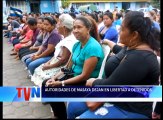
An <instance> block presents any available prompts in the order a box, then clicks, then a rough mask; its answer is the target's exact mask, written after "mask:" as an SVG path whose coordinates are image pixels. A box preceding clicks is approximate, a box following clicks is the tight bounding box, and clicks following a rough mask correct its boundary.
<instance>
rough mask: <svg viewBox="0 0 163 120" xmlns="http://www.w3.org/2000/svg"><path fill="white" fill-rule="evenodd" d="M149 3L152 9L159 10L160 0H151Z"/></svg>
mask: <svg viewBox="0 0 163 120" xmlns="http://www.w3.org/2000/svg"><path fill="white" fill-rule="evenodd" d="M150 3H151V5H152V6H153V7H154V8H158V9H160V0H151V2H150Z"/></svg>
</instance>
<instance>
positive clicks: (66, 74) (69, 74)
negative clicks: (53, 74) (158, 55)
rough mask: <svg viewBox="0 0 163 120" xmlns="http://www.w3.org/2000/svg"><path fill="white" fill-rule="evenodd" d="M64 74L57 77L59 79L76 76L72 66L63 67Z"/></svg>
mask: <svg viewBox="0 0 163 120" xmlns="http://www.w3.org/2000/svg"><path fill="white" fill-rule="evenodd" d="M61 71H62V74H61V75H60V76H59V77H58V78H57V80H59V81H63V80H67V79H69V78H72V77H73V76H74V72H73V71H72V69H71V68H65V67H63V68H61Z"/></svg>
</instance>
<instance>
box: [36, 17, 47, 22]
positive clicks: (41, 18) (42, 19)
mask: <svg viewBox="0 0 163 120" xmlns="http://www.w3.org/2000/svg"><path fill="white" fill-rule="evenodd" d="M44 18H45V17H38V18H37V19H40V20H41V21H42V22H44Z"/></svg>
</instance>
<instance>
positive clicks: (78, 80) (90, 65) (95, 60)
mask: <svg viewBox="0 0 163 120" xmlns="http://www.w3.org/2000/svg"><path fill="white" fill-rule="evenodd" d="M89 19H91V18H89ZM89 19H88V18H86V17H83V16H79V17H77V18H76V19H75V21H74V25H73V33H74V35H75V37H76V39H77V40H79V42H77V43H76V44H75V45H74V46H73V49H72V59H71V62H70V63H71V64H69V65H70V66H69V67H70V68H71V69H72V70H73V72H74V77H72V78H69V79H66V80H64V81H62V82H61V81H57V80H56V76H58V74H60V72H59V73H58V74H56V75H55V76H54V77H52V78H51V79H49V80H45V81H44V82H43V84H42V87H45V84H46V85H48V86H64V85H65V86H66V85H85V83H86V80H87V79H88V78H90V77H92V76H94V77H97V76H98V74H99V71H100V67H101V64H102V61H103V58H104V53H103V50H102V47H101V45H100V44H99V39H98V37H97V36H98V32H97V24H96V23H95V21H94V20H93V21H94V22H92V21H91V20H89ZM51 107H52V109H53V112H54V114H55V116H57V117H58V118H59V119H61V118H63V119H66V118H67V115H66V108H65V104H64V103H62V102H53V103H51Z"/></svg>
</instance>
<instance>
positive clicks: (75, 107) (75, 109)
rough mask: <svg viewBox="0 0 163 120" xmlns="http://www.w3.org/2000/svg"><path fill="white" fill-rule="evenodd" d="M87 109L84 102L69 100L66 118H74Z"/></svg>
mask: <svg viewBox="0 0 163 120" xmlns="http://www.w3.org/2000/svg"><path fill="white" fill-rule="evenodd" d="M88 109H89V108H88V107H87V105H86V103H85V102H69V103H68V106H67V118H68V119H75V118H76V117H77V116H80V115H81V114H82V113H84V112H85V111H87V110H88Z"/></svg>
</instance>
